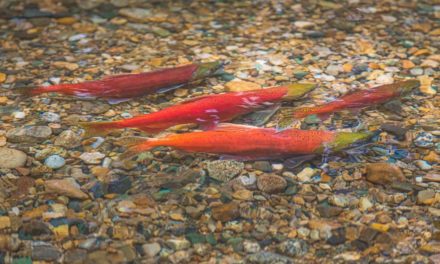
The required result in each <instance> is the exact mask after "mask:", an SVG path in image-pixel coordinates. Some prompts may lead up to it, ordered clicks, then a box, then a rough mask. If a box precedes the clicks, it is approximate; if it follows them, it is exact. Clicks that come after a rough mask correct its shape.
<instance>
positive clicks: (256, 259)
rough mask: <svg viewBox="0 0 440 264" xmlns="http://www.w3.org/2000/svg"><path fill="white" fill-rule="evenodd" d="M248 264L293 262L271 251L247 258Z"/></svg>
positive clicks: (290, 263)
mask: <svg viewBox="0 0 440 264" xmlns="http://www.w3.org/2000/svg"><path fill="white" fill-rule="evenodd" d="M246 260H247V263H255V264H292V263H293V260H292V259H290V258H288V257H285V256H282V255H279V254H276V253H272V252H269V251H262V252H258V253H255V254H252V255H248V256H247V257H246Z"/></svg>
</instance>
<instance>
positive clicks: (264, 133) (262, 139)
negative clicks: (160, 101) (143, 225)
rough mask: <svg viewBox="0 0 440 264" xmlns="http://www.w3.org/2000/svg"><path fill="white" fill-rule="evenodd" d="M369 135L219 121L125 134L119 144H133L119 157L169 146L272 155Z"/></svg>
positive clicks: (311, 150) (317, 150)
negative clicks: (202, 127) (163, 132)
mask: <svg viewBox="0 0 440 264" xmlns="http://www.w3.org/2000/svg"><path fill="white" fill-rule="evenodd" d="M370 136H372V133H370V132H359V133H351V132H336V131H322V130H297V129H288V130H284V131H280V132H278V131H277V130H276V129H273V128H260V127H252V126H243V125H235V124H220V125H219V126H218V127H217V128H216V129H214V130H208V131H200V132H191V133H185V134H170V135H168V136H165V137H161V138H141V137H137V138H126V139H122V140H121V141H120V142H119V144H122V145H124V144H129V145H132V147H130V148H129V149H128V150H127V151H126V152H125V153H123V154H122V155H121V156H120V159H127V158H130V157H133V156H136V155H137V154H139V153H141V152H144V151H148V150H151V149H153V148H155V147H171V148H174V149H178V150H183V151H186V152H202V153H211V154H218V155H224V156H225V157H229V158H233V159H241V160H255V159H271V158H280V157H289V156H292V155H305V154H321V153H323V152H324V151H339V150H342V149H344V148H347V147H349V146H351V145H352V144H353V143H356V142H359V141H363V140H366V139H368V138H369V137H370Z"/></svg>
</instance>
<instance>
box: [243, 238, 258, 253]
mask: <svg viewBox="0 0 440 264" xmlns="http://www.w3.org/2000/svg"><path fill="white" fill-rule="evenodd" d="M243 248H244V251H246V252H247V253H257V252H260V250H261V247H260V244H258V242H255V241H249V240H245V241H243Z"/></svg>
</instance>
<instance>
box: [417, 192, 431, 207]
mask: <svg viewBox="0 0 440 264" xmlns="http://www.w3.org/2000/svg"><path fill="white" fill-rule="evenodd" d="M434 199H435V191H434V190H423V191H420V192H419V193H418V194H417V203H419V204H426V205H430V204H432V203H434Z"/></svg>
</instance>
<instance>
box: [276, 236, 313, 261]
mask: <svg viewBox="0 0 440 264" xmlns="http://www.w3.org/2000/svg"><path fill="white" fill-rule="evenodd" d="M277 249H278V252H280V253H281V254H283V255H287V256H289V257H300V256H303V255H305V254H306V253H307V251H309V245H308V244H307V242H306V241H304V240H302V239H289V240H286V241H284V242H282V243H281V244H279V245H278V248H277Z"/></svg>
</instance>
